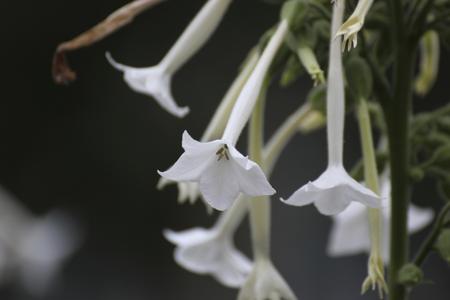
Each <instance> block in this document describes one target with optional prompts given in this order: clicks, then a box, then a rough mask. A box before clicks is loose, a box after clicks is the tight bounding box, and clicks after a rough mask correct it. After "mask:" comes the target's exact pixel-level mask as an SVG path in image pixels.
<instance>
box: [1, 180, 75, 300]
mask: <svg viewBox="0 0 450 300" xmlns="http://www.w3.org/2000/svg"><path fill="white" fill-rule="evenodd" d="M80 242H81V236H80V231H79V229H78V228H77V226H76V224H75V223H74V221H73V220H72V219H71V218H70V217H69V216H67V215H66V214H64V213H61V212H59V211H52V212H50V213H48V214H47V215H45V216H44V217H42V218H38V217H35V216H33V215H32V214H31V213H30V212H29V211H28V210H27V209H26V207H24V206H22V205H21V204H20V203H19V201H18V200H17V199H15V198H14V197H13V196H12V195H11V194H9V193H8V192H7V191H5V190H4V189H3V188H1V187H0V284H1V283H3V282H4V281H6V280H8V279H12V278H14V279H15V280H18V281H19V283H20V284H21V285H22V286H23V287H24V289H25V290H26V291H27V292H29V293H31V294H33V295H36V296H41V295H42V294H43V293H45V291H46V290H48V288H49V287H50V286H51V285H52V283H53V282H54V281H55V280H56V279H57V275H58V271H60V269H61V268H62V267H63V265H64V262H65V261H66V260H67V259H68V258H69V257H70V256H71V255H72V254H73V253H74V251H75V250H76V249H77V248H78V247H79V245H80Z"/></svg>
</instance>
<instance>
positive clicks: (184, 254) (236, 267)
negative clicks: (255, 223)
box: [164, 196, 252, 288]
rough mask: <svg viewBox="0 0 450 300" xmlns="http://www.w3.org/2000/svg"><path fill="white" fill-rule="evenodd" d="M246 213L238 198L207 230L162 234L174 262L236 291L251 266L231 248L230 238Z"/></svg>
mask: <svg viewBox="0 0 450 300" xmlns="http://www.w3.org/2000/svg"><path fill="white" fill-rule="evenodd" d="M246 211H247V199H245V197H243V196H241V197H240V198H238V199H237V200H236V201H235V203H234V205H233V206H232V207H231V208H230V209H229V210H227V211H226V212H224V213H223V214H222V215H221V216H220V218H219V219H218V221H217V222H216V224H215V225H214V226H213V227H212V228H211V229H203V228H192V229H188V230H184V231H181V232H173V231H171V230H165V231H164V236H165V237H166V239H167V240H169V241H170V242H171V243H173V244H175V245H176V249H175V254H174V257H175V261H176V262H177V263H178V264H179V265H180V266H182V267H183V268H185V269H187V270H189V271H191V272H194V273H198V274H209V275H212V276H213V277H214V278H215V279H216V280H217V281H219V282H220V283H222V284H223V285H225V286H228V287H234V288H236V287H240V286H241V285H242V284H243V283H244V281H245V280H246V278H247V276H248V274H249V273H250V271H251V269H252V262H251V261H250V260H249V259H248V258H247V257H246V256H245V255H244V254H242V253H241V252H240V251H238V250H237V249H236V248H235V247H234V244H233V234H234V232H235V231H236V228H237V226H238V225H239V224H240V222H241V220H242V218H243V217H244V215H245V212H246Z"/></svg>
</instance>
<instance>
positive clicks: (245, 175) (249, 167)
mask: <svg viewBox="0 0 450 300" xmlns="http://www.w3.org/2000/svg"><path fill="white" fill-rule="evenodd" d="M287 31H288V23H287V21H282V22H281V23H280V24H279V25H278V28H277V30H276V32H275V33H274V35H273V36H272V38H271V39H270V42H269V44H268V45H267V47H266V48H265V49H264V52H263V54H262V55H261V58H260V59H259V60H258V63H257V65H256V67H255V69H254V71H253V72H252V74H251V76H250V78H249V79H248V81H247V83H246V84H245V86H244V88H243V89H242V92H241V93H240V94H239V97H238V99H237V100H236V104H235V105H234V107H233V110H232V112H231V115H230V118H229V120H228V123H227V125H226V127H225V130H224V133H223V135H222V138H221V139H218V140H214V141H211V142H203V143H201V142H198V141H195V140H194V139H192V138H191V137H190V136H189V134H188V133H187V132H184V133H183V141H182V146H183V148H184V150H185V152H184V153H183V154H182V155H181V157H180V158H179V159H178V160H177V162H176V163H175V164H174V165H173V166H172V167H171V168H170V169H169V170H167V171H165V172H159V171H158V172H159V174H160V175H161V176H163V177H166V178H168V179H170V180H174V181H194V182H199V187H200V192H201V193H202V196H203V198H204V199H205V200H206V202H208V203H209V204H210V205H211V206H212V207H213V208H216V209H218V210H225V209H227V208H228V207H229V206H230V205H231V204H232V203H233V201H234V200H235V199H236V198H237V196H238V195H239V193H240V192H242V193H244V194H245V195H248V196H255V197H256V196H266V195H272V194H274V193H275V190H274V189H273V188H272V186H271V185H270V183H269V182H268V181H267V178H266V176H265V175H264V173H263V171H262V170H261V168H260V167H259V166H258V165H257V164H256V163H255V162H253V161H251V160H249V159H248V157H244V156H243V155H242V154H241V153H240V152H239V151H237V150H236V148H235V145H236V142H237V140H238V138H239V136H240V134H241V132H242V130H243V128H244V126H245V124H246V123H247V121H248V119H249V117H250V115H251V113H252V111H253V108H254V106H255V104H256V101H257V99H258V96H259V93H260V91H261V88H262V85H263V82H264V79H265V76H266V73H267V70H268V69H269V67H270V64H271V62H272V60H273V58H274V56H275V54H276V52H277V51H278V48H279V47H280V46H281V44H282V42H283V41H284V37H285V35H286V33H287Z"/></svg>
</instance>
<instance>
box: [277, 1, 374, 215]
mask: <svg viewBox="0 0 450 300" xmlns="http://www.w3.org/2000/svg"><path fill="white" fill-rule="evenodd" d="M343 11H344V1H336V2H335V3H334V7H333V20H332V28H331V32H332V34H331V41H330V61H329V67H328V79H327V82H328V86H327V136H328V168H327V169H326V170H325V172H324V173H322V175H320V176H319V178H317V179H316V180H315V181H313V182H309V183H307V184H306V185H304V186H303V187H301V188H300V189H298V190H297V191H296V192H295V193H294V194H293V195H292V196H290V197H289V198H288V199H287V200H283V199H282V200H283V201H285V203H287V204H290V205H296V206H303V205H307V204H311V203H314V205H315V206H316V207H317V209H318V210H319V212H320V213H322V214H324V215H333V214H337V213H339V212H341V211H343V210H344V209H345V208H346V207H347V206H348V205H349V204H350V203H351V202H352V201H356V202H361V203H363V204H365V205H367V206H369V207H379V206H380V199H379V197H378V196H377V195H376V194H375V193H374V192H372V191H371V190H370V189H367V188H366V187H364V186H362V185H361V184H359V183H358V182H356V181H355V180H354V179H353V178H351V177H350V175H348V173H347V171H346V170H345V169H344V167H343V162H342V161H343V134H344V117H345V100H344V99H345V98H344V80H343V74H342V61H341V51H340V43H341V38H340V37H338V38H334V36H335V35H334V34H333V33H335V32H336V31H337V29H338V28H339V26H340V24H341V23H342V16H343Z"/></svg>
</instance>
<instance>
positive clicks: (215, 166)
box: [199, 158, 240, 210]
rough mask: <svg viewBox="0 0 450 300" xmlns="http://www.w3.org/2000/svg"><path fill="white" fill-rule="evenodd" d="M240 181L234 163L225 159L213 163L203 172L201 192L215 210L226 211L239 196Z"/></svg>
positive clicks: (200, 185)
mask: <svg viewBox="0 0 450 300" xmlns="http://www.w3.org/2000/svg"><path fill="white" fill-rule="evenodd" d="M238 180H239V178H238V177H237V176H236V172H235V170H234V167H233V162H232V161H230V160H226V159H225V158H223V159H221V160H219V161H215V162H214V163H212V164H211V165H210V166H208V168H206V170H205V171H204V172H203V174H202V176H201V179H200V184H199V188H200V192H201V193H202V196H203V198H204V199H205V201H206V202H207V203H209V205H211V206H212V207H213V208H215V209H217V210H225V209H227V208H228V207H230V206H231V204H232V203H233V202H234V200H236V198H237V197H238V195H239V192H240V186H239V181H238Z"/></svg>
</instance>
